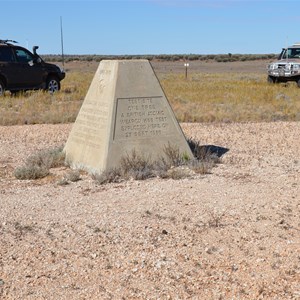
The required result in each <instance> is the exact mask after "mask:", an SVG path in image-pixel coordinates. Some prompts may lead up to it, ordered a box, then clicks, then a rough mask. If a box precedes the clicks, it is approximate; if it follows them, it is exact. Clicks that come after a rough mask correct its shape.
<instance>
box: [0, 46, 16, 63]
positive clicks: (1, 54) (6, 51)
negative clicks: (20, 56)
mask: <svg viewBox="0 0 300 300" xmlns="http://www.w3.org/2000/svg"><path fill="white" fill-rule="evenodd" d="M0 61H5V62H12V61H14V56H13V53H12V51H11V48H9V47H0Z"/></svg>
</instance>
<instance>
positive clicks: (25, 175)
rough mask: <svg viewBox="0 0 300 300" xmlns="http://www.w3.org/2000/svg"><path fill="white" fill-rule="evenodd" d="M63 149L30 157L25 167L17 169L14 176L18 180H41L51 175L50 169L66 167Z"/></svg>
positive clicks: (48, 150) (56, 148) (51, 150)
mask: <svg viewBox="0 0 300 300" xmlns="http://www.w3.org/2000/svg"><path fill="white" fill-rule="evenodd" d="M64 160H65V155H64V153H63V147H62V146H60V147H55V148H51V149H47V150H43V151H39V152H37V153H34V154H32V155H31V156H29V157H28V158H27V160H26V162H25V164H24V165H23V166H20V167H18V168H16V170H15V172H14V175H15V177H16V178H17V179H21V180H25V179H39V178H43V177H46V176H47V175H49V172H50V171H49V170H50V168H56V167H59V166H63V165H64Z"/></svg>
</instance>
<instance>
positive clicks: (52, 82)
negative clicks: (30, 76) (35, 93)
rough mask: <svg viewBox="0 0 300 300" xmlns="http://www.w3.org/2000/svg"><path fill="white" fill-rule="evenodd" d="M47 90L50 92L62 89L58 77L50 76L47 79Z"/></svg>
mask: <svg viewBox="0 0 300 300" xmlns="http://www.w3.org/2000/svg"><path fill="white" fill-rule="evenodd" d="M46 90H48V91H49V93H51V94H52V93H54V92H57V91H59V90H60V82H59V80H58V79H57V78H56V77H50V78H49V79H48V81H47V85H46Z"/></svg>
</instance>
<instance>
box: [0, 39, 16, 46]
mask: <svg viewBox="0 0 300 300" xmlns="http://www.w3.org/2000/svg"><path fill="white" fill-rule="evenodd" d="M10 43H14V44H17V43H18V42H17V41H14V40H1V39H0V44H7V45H10Z"/></svg>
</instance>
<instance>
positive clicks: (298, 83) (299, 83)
mask: <svg viewBox="0 0 300 300" xmlns="http://www.w3.org/2000/svg"><path fill="white" fill-rule="evenodd" d="M297 85H298V87H299V88H300V78H299V79H298V81H297Z"/></svg>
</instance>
